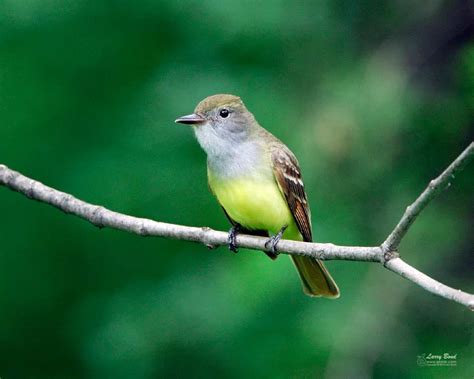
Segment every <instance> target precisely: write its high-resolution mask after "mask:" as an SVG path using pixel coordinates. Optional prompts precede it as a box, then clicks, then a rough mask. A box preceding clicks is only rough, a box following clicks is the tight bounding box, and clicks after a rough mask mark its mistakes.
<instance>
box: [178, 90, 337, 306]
mask: <svg viewBox="0 0 474 379" xmlns="http://www.w3.org/2000/svg"><path fill="white" fill-rule="evenodd" d="M176 122H177V123H181V124H189V125H192V126H193V127H194V128H193V129H194V132H195V134H196V137H197V140H198V142H199V144H200V145H201V147H202V148H203V149H204V151H205V152H206V153H207V174H208V180H209V187H210V189H211V191H212V193H213V194H214V195H215V196H216V197H217V200H218V201H219V203H220V205H221V206H222V208H223V209H224V211H225V213H226V215H227V217H228V218H229V220H230V222H231V223H232V225H233V227H232V229H231V230H230V232H229V248H230V249H231V250H233V251H234V252H236V251H237V249H236V245H235V240H236V233H237V232H246V233H250V234H257V235H266V236H268V235H269V234H270V235H272V237H271V238H270V239H269V240H268V242H267V245H266V246H267V248H269V250H270V252H267V254H268V255H269V256H270V257H271V258H272V259H275V258H276V257H277V249H276V247H277V244H278V241H279V240H280V238H282V237H283V238H287V239H291V240H297V241H301V240H303V241H308V242H310V241H312V231H311V214H310V210H309V205H308V200H307V198H306V193H305V190H304V186H303V181H302V179H301V172H300V168H299V164H298V161H297V160H296V158H295V156H294V154H293V153H292V152H291V151H290V149H288V147H286V146H285V145H284V144H283V143H282V142H281V141H280V140H278V139H277V138H276V137H274V136H273V135H272V134H270V133H269V132H268V131H266V130H265V129H263V128H262V127H261V126H260V125H259V124H258V122H257V121H256V120H255V117H254V116H253V114H252V113H250V112H249V111H248V110H247V108H246V107H245V105H244V103H243V102H242V100H241V99H240V98H239V97H237V96H233V95H214V96H210V97H208V98H206V99H204V100H202V101H201V102H200V103H199V104H198V105H197V107H196V109H195V110H194V113H193V114H190V115H187V116H183V117H180V118H178V119H177V120H176ZM291 258H292V259H293V262H294V264H295V266H296V269H297V270H298V273H299V275H300V277H301V281H302V284H303V290H304V292H305V293H306V294H307V295H310V296H324V297H329V298H337V297H339V289H338V287H337V285H336V283H335V282H334V280H333V279H332V277H331V275H330V274H329V272H328V271H327V270H326V268H325V267H324V265H323V263H322V262H321V261H320V260H318V259H314V258H311V257H305V256H297V255H292V256H291Z"/></svg>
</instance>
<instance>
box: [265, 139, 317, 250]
mask: <svg viewBox="0 0 474 379" xmlns="http://www.w3.org/2000/svg"><path fill="white" fill-rule="evenodd" d="M272 164H273V173H274V175H275V178H276V180H277V183H278V185H279V187H280V190H281V191H282V192H283V194H284V195H285V198H286V201H287V203H288V206H289V207H290V210H291V213H292V214H293V217H294V219H295V221H296V225H297V226H298V230H299V231H300V233H301V235H302V236H303V240H304V241H306V242H311V241H312V240H313V237H312V232H311V213H310V209H309V205H308V199H307V198H306V192H305V190H304V184H303V180H302V178H301V171H300V168H299V164H298V161H297V159H296V157H295V156H294V155H293V153H292V152H291V151H290V150H289V149H287V148H282V147H281V145H280V146H279V147H278V148H275V149H274V151H273V152H272Z"/></svg>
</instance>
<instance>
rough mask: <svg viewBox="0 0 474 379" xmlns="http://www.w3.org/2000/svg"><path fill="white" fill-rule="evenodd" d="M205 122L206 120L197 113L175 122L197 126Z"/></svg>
mask: <svg viewBox="0 0 474 379" xmlns="http://www.w3.org/2000/svg"><path fill="white" fill-rule="evenodd" d="M205 121H206V119H205V118H204V117H202V116H199V115H198V114H196V113H193V114H188V115H186V116H182V117H180V118H177V119H176V120H175V121H174V122H176V123H177V124H187V125H196V124H201V123H203V122H205Z"/></svg>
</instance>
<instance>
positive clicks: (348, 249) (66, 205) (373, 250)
mask: <svg viewBox="0 0 474 379" xmlns="http://www.w3.org/2000/svg"><path fill="white" fill-rule="evenodd" d="M473 156H474V143H471V144H470V145H469V146H468V147H467V148H466V149H465V150H464V151H463V152H462V153H461V155H460V156H459V157H458V158H456V159H455V160H454V161H453V163H451V164H450V165H449V167H448V168H447V169H446V170H445V171H444V172H443V173H442V174H441V175H440V176H439V177H438V178H436V179H434V180H432V181H431V182H430V184H429V186H428V187H427V188H426V189H425V190H424V191H423V193H422V194H421V195H420V196H419V197H418V199H416V201H415V202H414V203H413V204H412V205H410V206H409V207H408V208H407V210H406V212H405V214H404V215H403V217H402V218H401V220H400V222H399V223H398V225H397V226H396V227H395V229H394V230H393V231H392V232H391V233H390V235H389V236H388V237H387V239H386V240H385V241H384V243H383V244H382V245H381V246H369V247H363V246H337V245H333V244H330V243H309V242H299V241H290V240H281V241H280V242H279V243H278V249H279V251H280V252H282V253H286V254H296V255H305V256H311V257H314V258H318V259H322V260H333V259H339V260H349V261H363V262H378V263H382V264H383V265H384V267H385V268H387V269H388V270H390V271H392V272H395V273H397V274H399V275H401V276H402V277H404V278H406V279H408V280H410V281H412V282H414V283H416V284H418V285H419V286H421V287H422V288H424V289H425V290H427V291H429V292H431V293H433V294H435V295H438V296H441V297H444V298H446V299H449V300H452V301H455V302H458V303H460V304H463V305H465V306H467V307H468V308H469V309H471V310H474V295H472V294H469V293H465V292H462V291H460V290H455V289H453V288H450V287H448V286H446V285H444V284H441V283H439V282H437V281H436V280H434V279H432V278H430V277H429V276H427V275H425V274H423V273H422V272H420V271H418V270H416V269H415V268H413V267H412V266H410V265H408V264H407V263H405V262H404V261H403V260H401V259H400V257H399V254H398V251H397V249H398V246H399V244H400V241H401V240H402V239H403V237H404V236H405V234H406V233H407V231H408V229H409V228H410V226H411V224H412V223H413V222H414V220H415V219H416V217H417V216H418V215H419V214H420V212H421V211H422V210H423V209H424V208H425V207H426V205H427V204H428V203H429V202H430V201H431V200H432V199H433V198H434V197H435V196H436V195H437V194H438V193H440V192H441V191H442V190H443V189H444V188H446V187H447V186H448V185H449V182H450V180H451V178H453V177H454V174H455V173H457V172H458V171H460V170H461V169H462V168H464V167H465V166H466V165H467V163H468V161H469V160H470V159H471V158H472V157H473ZM0 185H3V186H5V187H8V188H10V189H11V190H13V191H17V192H19V193H22V194H23V195H25V196H27V197H29V198H31V199H34V200H38V201H41V202H44V203H47V204H50V205H52V206H54V207H56V208H58V209H60V210H62V211H63V212H65V213H70V214H73V215H75V216H78V217H81V218H83V219H85V220H87V221H89V222H90V223H92V224H93V225H95V226H98V227H99V228H102V227H109V228H113V229H119V230H123V231H126V232H129V233H134V234H138V235H141V236H156V237H166V238H172V239H178V240H185V241H193V242H200V243H203V244H205V245H206V246H208V247H211V248H214V247H217V246H222V245H227V233H225V232H220V231H216V230H213V229H210V228H207V227H190V226H183V225H175V224H168V223H164V222H157V221H153V220H149V219H145V218H139V217H133V216H128V215H125V214H122V213H118V212H114V211H111V210H108V209H106V208H104V207H102V206H99V205H93V204H90V203H86V202H85V201H82V200H79V199H77V198H75V197H74V196H72V195H70V194H67V193H65V192H61V191H58V190H55V189H53V188H51V187H48V186H46V185H44V184H42V183H40V182H38V181H36V180H33V179H30V178H28V177H26V176H24V175H22V174H20V173H19V172H16V171H13V170H11V169H9V168H8V167H6V166H5V165H0ZM265 242H266V238H264V237H257V236H251V235H242V234H240V235H238V236H237V245H238V246H240V247H244V248H248V249H253V250H267V249H266V247H265Z"/></svg>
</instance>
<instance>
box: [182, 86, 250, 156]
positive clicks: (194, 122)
mask: <svg viewBox="0 0 474 379" xmlns="http://www.w3.org/2000/svg"><path fill="white" fill-rule="evenodd" d="M175 122H176V123H180V124H187V125H191V126H193V128H194V132H195V134H196V137H197V139H198V141H199V143H200V144H201V146H202V147H203V149H204V150H205V151H206V152H207V153H208V154H209V153H210V152H213V151H216V150H218V151H220V150H222V149H226V148H229V146H230V145H233V144H234V145H235V144H239V143H242V142H245V141H247V140H248V138H249V137H250V135H251V133H252V130H253V129H255V128H256V126H257V123H256V121H255V118H254V116H253V115H252V113H250V112H249V111H248V110H247V108H246V107H245V105H244V103H243V102H242V100H241V99H240V97H237V96H234V95H213V96H209V97H207V98H205V99H204V100H202V101H201V102H200V103H199V104H198V105H197V106H196V108H195V109H194V113H192V114H189V115H186V116H182V117H180V118H178V119H176V121H175Z"/></svg>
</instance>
